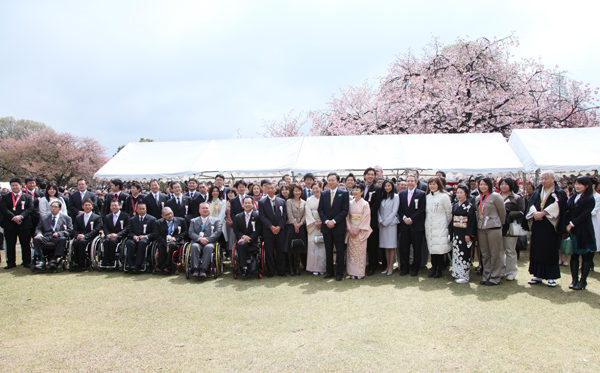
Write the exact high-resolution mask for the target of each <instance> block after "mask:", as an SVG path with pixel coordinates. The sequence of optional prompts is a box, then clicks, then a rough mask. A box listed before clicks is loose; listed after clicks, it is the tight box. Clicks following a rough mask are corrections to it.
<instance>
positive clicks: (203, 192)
mask: <svg viewBox="0 0 600 373" xmlns="http://www.w3.org/2000/svg"><path fill="white" fill-rule="evenodd" d="M188 188H189V191H187V192H186V193H185V194H184V196H188V197H190V200H191V202H190V213H189V214H188V215H189V218H188V219H189V220H191V219H194V218H197V217H198V216H200V213H199V212H198V211H199V208H200V204H201V203H202V202H208V189H207V187H206V183H205V182H204V181H201V182H198V181H197V180H196V179H190V180H189V181H188ZM192 188H193V189H192ZM196 188H198V190H196Z"/></svg>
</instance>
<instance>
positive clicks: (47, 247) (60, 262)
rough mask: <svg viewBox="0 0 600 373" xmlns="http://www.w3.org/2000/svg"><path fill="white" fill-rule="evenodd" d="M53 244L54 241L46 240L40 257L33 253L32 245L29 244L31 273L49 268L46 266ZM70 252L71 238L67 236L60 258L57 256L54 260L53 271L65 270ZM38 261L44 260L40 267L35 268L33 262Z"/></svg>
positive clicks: (52, 253)
mask: <svg viewBox="0 0 600 373" xmlns="http://www.w3.org/2000/svg"><path fill="white" fill-rule="evenodd" d="M55 246H56V243H54V242H46V243H45V244H44V246H43V247H42V257H41V258H39V257H38V256H37V255H35V250H34V248H33V245H31V272H32V273H35V272H45V271H49V270H50V269H49V268H48V263H49V262H50V260H51V257H52V256H54V248H55ZM70 253H71V240H70V239H68V238H67V242H66V243H65V252H64V253H63V255H62V256H61V257H60V258H58V259H57V260H56V269H55V270H53V271H54V272H57V271H59V270H62V271H65V270H66V269H67V263H68V262H69V258H70V257H71V255H70ZM38 261H42V262H44V264H43V266H42V269H38V268H35V264H36V263H37V262H38Z"/></svg>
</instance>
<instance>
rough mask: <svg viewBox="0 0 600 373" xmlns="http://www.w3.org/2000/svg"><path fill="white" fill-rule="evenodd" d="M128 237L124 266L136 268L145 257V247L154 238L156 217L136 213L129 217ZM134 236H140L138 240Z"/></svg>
mask: <svg viewBox="0 0 600 373" xmlns="http://www.w3.org/2000/svg"><path fill="white" fill-rule="evenodd" d="M128 230H129V239H128V240H127V243H126V245H127V258H126V264H125V268H127V267H128V266H129V267H133V268H134V269H138V268H139V267H140V266H141V265H142V264H143V263H144V259H146V247H147V246H148V243H150V241H152V240H153V239H154V232H155V230H156V218H154V216H151V215H148V214H146V215H144V216H141V215H137V216H134V217H132V218H130V219H129V229H128ZM136 236H145V237H143V238H141V237H140V240H139V241H138V242H135V237H136Z"/></svg>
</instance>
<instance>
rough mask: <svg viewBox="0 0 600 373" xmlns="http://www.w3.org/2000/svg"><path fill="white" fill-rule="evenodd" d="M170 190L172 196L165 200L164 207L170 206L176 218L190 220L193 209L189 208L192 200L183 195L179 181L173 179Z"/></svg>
mask: <svg viewBox="0 0 600 373" xmlns="http://www.w3.org/2000/svg"><path fill="white" fill-rule="evenodd" d="M171 190H172V191H173V198H171V199H170V200H168V201H167V203H166V204H165V207H170V208H171V210H172V211H173V215H175V216H177V217H178V218H184V219H186V220H187V221H190V220H192V217H193V216H194V214H193V211H192V210H191V204H192V200H191V199H190V197H188V196H184V195H183V193H182V190H181V184H180V183H179V181H173V182H172V183H171ZM161 213H162V212H161Z"/></svg>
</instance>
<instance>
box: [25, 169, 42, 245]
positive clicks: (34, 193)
mask: <svg viewBox="0 0 600 373" xmlns="http://www.w3.org/2000/svg"><path fill="white" fill-rule="evenodd" d="M23 193H25V194H29V195H30V196H31V198H32V199H33V211H32V212H31V225H32V227H31V236H34V234H35V233H34V232H35V228H36V227H37V225H38V223H39V222H40V197H43V196H44V193H43V192H42V191H40V190H39V189H38V188H37V186H36V182H35V178H34V177H31V176H30V177H26V178H25V188H23Z"/></svg>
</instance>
